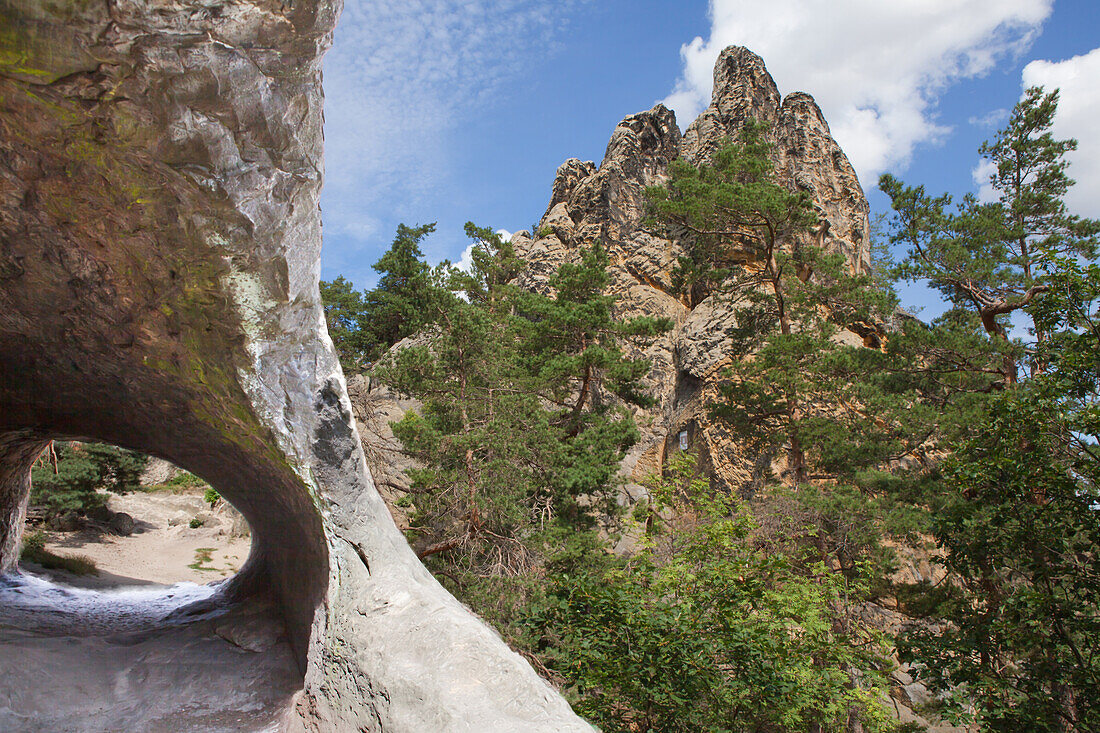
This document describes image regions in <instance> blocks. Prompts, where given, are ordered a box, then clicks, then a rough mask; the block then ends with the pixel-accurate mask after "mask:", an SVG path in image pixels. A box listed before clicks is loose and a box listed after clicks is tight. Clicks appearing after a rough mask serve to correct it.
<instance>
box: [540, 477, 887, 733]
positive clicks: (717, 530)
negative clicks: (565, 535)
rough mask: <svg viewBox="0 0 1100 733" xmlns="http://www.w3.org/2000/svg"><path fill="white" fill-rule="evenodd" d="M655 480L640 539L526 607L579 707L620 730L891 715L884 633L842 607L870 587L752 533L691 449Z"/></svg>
mask: <svg viewBox="0 0 1100 733" xmlns="http://www.w3.org/2000/svg"><path fill="white" fill-rule="evenodd" d="M651 494H652V497H653V502H652V504H651V510H650V511H651V513H650V516H649V517H648V518H647V520H646V524H647V525H648V526H649V527H651V531H650V532H649V534H648V538H647V544H646V547H645V549H644V550H643V551H642V552H641V553H639V554H638V555H637V556H635V557H634V558H632V559H631V560H630V561H629V562H627V563H625V564H621V565H619V566H618V567H613V568H610V569H607V570H603V571H596V572H592V571H590V570H587V569H585V567H584V566H578V570H579V571H578V572H575V573H571V574H562V575H559V576H557V577H555V578H554V579H553V581H552V583H551V585H550V588H549V591H548V593H547V594H546V596H545V598H544V599H543V600H542V601H541V605H540V607H538V608H536V609H535V611H534V613H533V614H532V617H531V620H530V623H531V627H532V628H533V629H539V630H541V634H542V643H541V648H540V649H539V653H540V655H541V656H542V658H543V659H544V660H546V662H547V664H548V666H550V667H552V668H554V669H556V670H557V671H558V672H560V673H561V674H562V675H563V676H564V677H565V678H566V692H567V694H569V695H570V697H571V698H572V700H573V703H574V705H575V707H576V709H577V710H578V712H580V713H581V714H582V715H585V716H587V717H588V718H589V719H590V720H592V721H593V722H595V723H596V724H598V725H599V726H601V727H602V729H603V730H605V731H623V732H626V731H636V730H659V731H668V732H670V733H671V732H675V731H683V732H684V733H687V732H688V731H700V730H706V731H734V730H737V731H741V730H806V729H809V728H812V727H813V726H814V725H818V726H822V727H821V729H823V730H824V729H828V730H834V729H837V730H843V729H851V728H850V727H848V728H845V726H850V725H852V724H853V723H854V722H855V721H859V723H860V724H861V725H862V726H863V728H862V729H863V730H866V731H884V730H890V729H891V725H892V724H891V723H890V721H889V720H888V717H887V715H886V712H885V710H884V709H883V708H882V707H881V705H880V704H879V700H880V699H881V698H882V696H883V694H884V690H885V680H884V677H883V674H882V672H881V670H882V669H883V668H885V666H886V663H885V662H884V659H883V653H884V648H883V644H882V640H881V638H880V637H879V635H878V634H876V633H875V632H873V631H872V630H870V629H868V628H866V627H865V626H863V625H861V624H859V623H858V622H856V621H855V620H854V619H853V618H851V617H850V616H848V615H847V614H846V612H845V608H846V607H847V606H848V604H850V603H852V602H853V601H855V600H857V599H858V598H860V597H862V596H864V595H865V593H866V589H865V588H862V587H860V586H859V585H858V584H857V583H855V582H853V581H851V580H849V579H847V578H845V577H844V575H843V574H841V573H836V572H831V571H830V570H828V569H827V568H826V567H825V566H824V564H818V565H817V566H815V567H810V568H798V567H796V566H795V564H794V563H792V562H791V561H790V560H789V559H788V558H787V557H785V556H784V555H782V554H776V553H773V552H769V551H766V550H761V549H760V548H758V547H756V546H755V544H754V542H753V541H752V533H753V531H754V529H755V522H754V520H753V519H752V517H751V516H750V515H749V513H748V512H747V510H746V509H745V507H744V506H743V505H742V504H741V502H740V501H739V500H737V499H735V498H733V497H729V496H723V495H714V494H713V493H712V492H711V491H710V487H709V485H708V482H707V481H706V480H704V479H701V478H698V477H695V476H693V466H692V465H691V463H690V462H689V461H688V460H687V459H684V458H681V459H679V460H676V461H674V462H673V463H672V471H671V475H670V477H669V478H667V479H661V480H658V481H656V482H654V484H653V485H652V486H651ZM663 517H664V518H666V519H662V518H663Z"/></svg>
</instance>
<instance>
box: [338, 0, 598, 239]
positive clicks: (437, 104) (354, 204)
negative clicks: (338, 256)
mask: <svg viewBox="0 0 1100 733" xmlns="http://www.w3.org/2000/svg"><path fill="white" fill-rule="evenodd" d="M578 1H581V0H567V1H565V2H555V3H552V4H547V3H543V2H540V0H348V2H347V3H346V5H345V6H344V11H343V15H342V17H341V19H340V23H339V25H338V26H337V28H336V36H335V39H334V43H333V48H332V50H331V51H329V53H328V55H327V57H326V58H325V95H326V103H325V166H326V182H325V190H324V199H323V201H324V207H325V223H326V226H327V227H328V228H329V231H330V232H335V233H339V234H343V235H347V236H350V237H352V238H356V239H366V238H368V237H372V236H379V235H382V234H385V233H383V232H379V231H378V226H379V224H378V220H377V219H376V218H375V217H376V216H377V215H378V213H379V212H380V211H383V210H384V211H385V213H386V214H390V213H392V209H393V207H394V206H395V205H397V204H398V203H404V204H408V203H410V202H411V203H415V202H416V201H418V200H420V199H423V198H424V196H425V195H426V194H428V193H430V192H432V191H433V190H435V189H437V188H438V187H439V186H440V184H441V183H442V182H443V181H444V180H445V179H446V178H447V176H448V175H450V173H451V162H450V160H451V159H450V156H449V154H448V147H449V143H450V142H452V136H453V135H454V134H456V131H457V130H459V129H460V127H461V125H462V124H463V123H464V122H465V121H466V120H467V119H469V118H470V117H471V116H472V115H473V114H475V111H476V110H477V109H478V107H479V106H485V105H487V104H491V103H492V102H493V101H494V96H493V95H494V92H495V91H496V90H497V88H498V87H499V85H500V83H501V82H502V81H504V80H505V79H507V78H509V77H511V76H513V75H515V74H516V73H518V72H519V71H521V70H522V67H523V64H524V62H525V60H526V59H529V58H533V57H535V56H536V55H545V53H546V52H547V49H548V47H551V46H552V45H553V43H554V40H553V39H554V38H555V36H556V34H558V33H560V32H561V30H562V25H563V23H564V19H565V16H566V15H567V14H568V13H569V12H571V8H572V7H573V6H574V5H575V3H576V2H578Z"/></svg>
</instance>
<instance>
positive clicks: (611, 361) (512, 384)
mask: <svg viewBox="0 0 1100 733" xmlns="http://www.w3.org/2000/svg"><path fill="white" fill-rule="evenodd" d="M467 233H468V234H469V235H470V236H471V237H472V238H474V239H475V247H474V250H473V258H472V259H473V267H472V269H471V272H470V273H462V272H459V271H452V273H451V279H450V286H451V287H452V288H454V289H456V290H461V291H463V292H464V293H466V296H467V299H466V300H459V299H453V300H451V301H450V302H449V303H446V307H441V308H440V309H439V311H438V315H437V317H436V319H435V320H436V328H435V329H434V330H433V331H430V332H428V333H426V334H425V335H424V339H423V343H419V344H415V345H411V346H409V347H407V348H403V349H401V350H400V351H399V352H397V353H396V354H394V355H393V356H392V359H391V360H390V361H389V362H387V363H385V364H382V365H380V366H379V367H378V369H376V371H375V374H376V375H377V376H378V377H379V378H380V379H382V380H383V381H386V382H388V383H389V384H391V385H392V386H393V387H394V388H395V389H397V390H399V391H401V392H403V393H406V394H410V395H413V396H415V397H417V398H418V399H420V400H421V401H422V403H423V408H422V410H421V411H420V412H419V413H415V412H410V413H408V414H407V415H406V416H405V418H404V419H403V420H401V421H400V422H399V423H397V424H396V425H394V433H395V435H396V436H397V437H398V439H399V440H400V441H401V443H402V445H403V447H404V449H405V450H406V451H407V452H408V453H409V454H411V455H413V456H414V457H416V458H417V460H418V462H419V465H420V466H421V467H420V468H418V469H415V470H413V471H411V472H410V477H411V478H412V479H413V486H412V491H413V495H412V496H413V499H412V503H413V506H414V507H415V511H414V512H413V515H412V532H413V535H414V537H415V538H416V541H415V544H416V546H417V547H418V548H419V552H420V555H421V557H424V558H435V559H433V560H432V561H431V563H432V566H433V567H435V568H436V569H437V570H439V571H443V572H447V573H449V574H451V575H453V576H455V577H462V578H463V579H464V580H463V583H466V584H475V585H476V584H477V583H478V582H479V579H485V578H493V577H499V576H512V577H518V576H522V575H524V574H525V573H527V572H529V571H530V570H531V569H532V568H533V567H535V566H536V565H537V564H539V563H540V562H541V560H542V558H543V557H544V555H545V552H547V551H548V548H547V547H546V546H545V542H546V538H547V533H548V532H551V531H552V529H553V528H554V527H555V526H557V525H558V523H560V522H566V523H568V524H569V526H571V527H573V528H575V529H576V530H578V531H584V530H586V529H587V528H590V527H591V526H592V524H593V522H594V521H596V519H597V518H598V517H600V516H608V515H611V514H613V513H614V511H615V510H614V502H613V500H612V497H611V494H610V489H611V487H612V486H613V485H614V480H615V474H616V471H617V465H618V462H619V461H620V460H621V458H622V456H623V455H624V452H625V450H626V449H627V448H628V447H629V446H630V445H632V444H633V442H634V441H635V440H636V438H637V431H636V430H635V428H634V424H633V420H632V419H631V416H630V413H629V412H628V411H627V410H626V409H625V408H623V407H622V406H621V404H620V405H616V404H615V402H614V401H613V400H612V399H610V398H611V397H612V396H617V397H619V398H621V399H622V400H624V401H626V402H627V403H635V404H637V403H643V402H644V401H645V400H646V399H647V398H646V396H645V395H643V394H642V392H641V390H640V388H639V380H640V379H641V377H642V376H644V375H645V373H646V372H647V371H648V369H649V366H648V364H646V363H644V362H642V361H640V360H632V359H628V358H627V357H626V356H625V355H624V353H623V351H622V347H621V346H620V344H619V343H618V341H619V339H624V338H644V337H646V336H647V335H652V334H654V333H656V332H658V330H659V329H661V328H664V327H667V324H662V323H658V322H657V321H655V320H653V319H635V320H632V321H630V322H628V323H618V322H617V321H616V320H615V318H614V317H613V314H612V299H611V298H609V297H607V296H605V295H603V289H604V287H605V286H606V285H607V273H606V265H607V259H606V255H605V254H604V253H603V252H602V251H601V250H600V249H599V248H592V249H589V250H584V251H582V252H581V255H580V262H579V263H576V264H567V265H563V266H562V268H561V269H560V271H559V272H558V273H557V274H556V275H555V276H554V277H553V278H552V279H551V281H550V284H551V286H553V288H554V289H555V291H556V296H555V297H546V296H542V295H537V294H533V293H526V292H520V291H518V290H517V289H515V288H514V287H513V286H511V285H509V284H508V282H509V281H510V280H511V279H512V278H514V276H515V275H516V274H517V273H518V261H517V260H516V259H515V256H514V253H512V251H511V247H510V246H509V245H507V243H504V242H502V241H501V240H500V239H499V237H497V236H496V235H495V234H493V233H492V231H491V230H488V229H485V228H479V227H475V226H473V225H472V224H470V225H467ZM437 555H438V556H440V557H435V556H437Z"/></svg>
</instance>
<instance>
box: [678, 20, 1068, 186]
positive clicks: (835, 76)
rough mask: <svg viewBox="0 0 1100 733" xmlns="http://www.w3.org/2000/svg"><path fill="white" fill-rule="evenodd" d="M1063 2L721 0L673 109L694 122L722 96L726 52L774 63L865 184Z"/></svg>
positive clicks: (783, 86)
mask: <svg viewBox="0 0 1100 733" xmlns="http://www.w3.org/2000/svg"><path fill="white" fill-rule="evenodd" d="M1052 5H1053V0H999V1H998V2H989V0H892V1H891V2H884V1H883V0H772V1H771V2H767V3H760V2H746V1H745V0H710V17H711V31H710V37H709V38H708V39H707V40H705V41H704V40H703V39H701V38H696V39H694V40H693V41H692V42H691V43H688V44H685V45H684V46H683V47H682V48H681V49H680V54H681V56H682V58H683V62H684V70H683V75H682V77H681V79H680V81H679V82H678V83H677V85H676V88H675V89H674V90H673V92H672V94H671V95H669V97H668V98H667V99H666V101H665V103H666V104H667V105H669V106H670V107H672V109H674V110H675V111H676V115H677V118H678V119H679V120H680V124H681V125H684V126H686V125H687V123H688V122H690V121H691V120H692V119H694V118H695V117H696V116H697V115H698V114H699V112H701V111H702V110H703V109H704V108H705V107H706V105H707V104H708V103H709V100H710V92H711V70H712V67H713V65H714V61H715V59H716V58H717V56H718V54H719V53H720V52H721V50H722V49H723V48H725V47H726V46H728V45H731V44H739V45H742V46H747V47H748V48H750V49H752V50H753V51H754V52H756V53H757V54H759V55H760V56H761V57H763V59H764V61H765V63H766V64H767V65H768V70H769V71H770V72H771V73H772V76H774V77H775V80H776V83H777V84H778V85H779V89H780V91H782V92H784V93H788V92H792V91H795V90H804V91H806V92H809V93H810V94H812V95H813V96H814V98H815V99H816V100H817V102H818V104H819V105H821V108H822V109H823V110H824V112H825V116H826V118H827V119H828V120H829V123H830V125H831V127H832V131H833V136H834V137H835V138H836V139H837V141H838V142H839V143H840V145H841V147H842V148H843V149H844V151H845V152H846V153H847V154H848V157H849V158H850V159H851V161H852V164H853V165H854V166H855V168H856V171H857V172H858V173H859V176H860V179H861V180H862V181H863V182H864V184H869V183H872V182H873V181H874V180H875V179H876V178H877V177H878V174H879V173H881V172H883V171H885V170H887V169H889V168H892V167H903V166H905V165H906V163H907V162H908V160H909V157H910V155H911V153H912V151H913V148H914V147H915V146H916V145H918V144H920V143H928V142H934V141H935V140H936V139H937V138H939V137H941V136H943V135H944V134H945V133H947V132H948V131H949V130H950V128H948V127H946V126H944V125H942V124H940V123H939V122H938V121H937V120H936V114H935V113H936V110H935V106H936V99H937V97H938V95H939V93H940V92H942V91H943V90H944V89H945V88H946V87H948V86H949V85H950V84H952V83H954V82H957V81H959V80H961V79H966V78H971V77H976V76H981V75H982V74H985V73H986V72H988V71H989V70H990V69H991V68H993V66H994V65H995V64H996V63H997V62H998V61H999V60H1001V59H1003V58H1005V57H1012V56H1015V55H1018V54H1020V53H1021V52H1023V51H1024V50H1025V49H1027V48H1028V46H1029V45H1030V44H1031V42H1032V40H1033V39H1034V37H1035V35H1036V33H1037V32H1038V30H1039V27H1040V26H1041V24H1042V23H1043V21H1044V20H1046V18H1047V17H1048V16H1049V15H1050V12H1051V8H1052Z"/></svg>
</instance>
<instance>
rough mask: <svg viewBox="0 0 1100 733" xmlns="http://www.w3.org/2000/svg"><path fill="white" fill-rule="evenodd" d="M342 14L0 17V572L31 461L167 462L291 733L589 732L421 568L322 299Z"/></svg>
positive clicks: (319, 10) (193, 3) (252, 3)
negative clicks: (268, 633) (226, 576)
mask: <svg viewBox="0 0 1100 733" xmlns="http://www.w3.org/2000/svg"><path fill="white" fill-rule="evenodd" d="M338 11H339V3H338V2H337V0H297V1H296V2H293V3H290V2H286V3H280V2H271V1H270V0H226V1H225V2H220V3H211V2H204V1H200V0H164V1H163V2H156V3H150V2H146V1H145V0H58V1H57V2H42V3H25V2H21V0H0V22H2V29H3V33H2V34H0V571H6V570H11V569H12V567H13V565H14V562H15V557H16V550H17V547H16V545H17V538H18V534H19V531H20V529H21V523H22V512H23V508H24V505H25V501H26V493H27V480H26V475H27V469H28V467H29V465H30V462H31V461H32V460H33V456H34V455H35V454H36V453H37V451H38V450H39V449H40V448H41V446H42V444H43V441H45V440H48V439H50V438H53V437H64V438H83V439H94V440H99V441H103V442H109V443H114V444H117V445H121V446H124V447H128V448H132V449H136V450H140V451H142V452H145V453H149V454H151V455H155V456H159V457H162V458H166V459H168V460H170V461H172V462H173V463H176V464H178V465H180V466H182V467H184V468H186V469H188V470H190V471H192V472H194V473H196V474H198V475H200V476H202V477H203V478H205V479H206V480H208V481H210V482H211V483H212V484H213V485H214V486H215V487H216V488H217V489H218V490H219V491H220V492H222V494H223V495H224V496H226V497H227V498H228V499H229V500H230V501H231V502H232V503H233V504H234V505H235V506H236V507H237V508H238V509H240V510H241V512H242V513H243V514H244V515H245V517H246V518H247V519H248V521H249V524H250V525H251V527H252V530H253V537H254V541H253V552H252V556H251V557H250V559H249V561H248V563H247V564H246V567H245V568H244V569H243V570H242V572H241V574H240V575H239V576H238V577H237V578H236V579H235V580H234V581H233V582H232V585H231V591H232V593H234V594H237V595H240V596H247V595H249V594H251V593H253V592H257V591H259V590H261V589H263V590H270V591H271V592H272V594H273V595H274V596H275V598H276V599H277V600H278V602H279V603H280V605H281V607H282V610H283V613H284V616H285V619H286V622H287V626H288V629H289V631H290V635H291V639H292V641H294V643H295V644H296V651H297V654H298V658H299V662H300V663H301V664H302V666H303V667H304V669H305V686H304V689H303V691H302V692H301V693H300V695H299V700H298V704H297V707H296V711H295V713H294V715H293V716H292V719H290V720H288V721H287V727H288V728H292V729H303V728H304V729H309V730H324V731H331V730H364V731H423V730H435V731H448V730H479V731H492V730H502V731H504V730H507V731H527V730H531V731H534V730H546V731H571V730H587V729H588V727H587V726H586V725H585V724H584V723H583V722H582V721H580V720H579V719H578V718H576V716H574V715H573V713H572V711H571V710H570V709H569V707H568V705H567V704H566V703H565V702H564V700H562V699H561V698H560V697H559V696H558V695H557V694H556V693H555V692H554V691H553V690H552V689H551V688H550V687H549V686H548V685H546V684H545V683H544V682H543V681H542V680H540V679H539V678H538V677H537V676H536V675H535V674H534V672H533V671H532V670H531V669H530V666H529V665H528V664H527V663H526V662H525V661H523V660H522V659H521V658H520V657H518V656H517V655H515V654H513V653H512V652H511V651H510V650H508V649H507V647H506V646H505V645H504V644H503V642H501V641H500V639H499V638H498V637H497V636H496V635H495V634H494V633H493V632H492V631H491V630H490V629H489V628H488V627H486V626H485V625H484V624H482V623H481V622H480V621H479V620H477V619H476V618H474V617H473V616H472V615H471V614H470V613H469V612H468V611H467V610H466V609H465V608H463V607H462V606H461V604H459V603H458V602H457V601H455V600H454V599H453V598H451V597H450V596H449V595H448V594H447V593H446V592H445V591H444V590H443V589H442V588H441V587H440V586H439V585H438V583H436V582H435V580H434V579H433V578H432V577H431V576H430V574H428V573H427V571H426V570H424V568H423V567H422V566H421V565H420V564H419V562H418V561H417V560H416V558H415V557H414V556H413V554H412V553H411V551H410V550H409V549H408V546H407V545H406V543H405V541H404V539H403V538H402V537H401V535H400V534H399V533H398V532H397V530H396V529H395V528H394V526H393V523H392V520H391V519H390V517H389V514H388V512H387V510H386V508H385V506H384V505H383V503H382V501H381V499H380V498H379V496H378V494H377V492H376V491H375V488H374V485H373V482H372V480H371V477H370V473H369V471H368V470H367V467H366V464H365V461H364V458H363V453H362V449H361V447H360V444H359V438H358V435H357V433H356V428H355V424H354V421H353V419H352V414H351V409H350V404H349V402H348V398H347V395H346V388H345V384H344V380H343V377H342V375H341V374H340V371H339V366H338V362H337V360H336V358H335V355H334V353H333V349H332V345H331V343H330V341H329V339H328V337H327V334H326V333H325V329H324V320H323V316H322V312H321V308H320V303H319V297H318V293H317V279H318V262H319V247H320V218H319V212H318V208H317V197H318V192H319V189H320V185H321V170H322V158H321V108H322V107H321V99H322V96H321V85H320V58H321V54H322V52H323V50H324V49H325V48H326V47H327V45H328V43H329V40H330V37H331V31H332V28H333V25H334V23H335V21H336V17H337V14H338Z"/></svg>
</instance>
